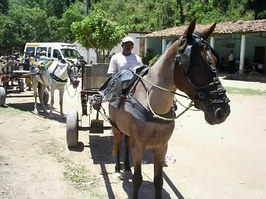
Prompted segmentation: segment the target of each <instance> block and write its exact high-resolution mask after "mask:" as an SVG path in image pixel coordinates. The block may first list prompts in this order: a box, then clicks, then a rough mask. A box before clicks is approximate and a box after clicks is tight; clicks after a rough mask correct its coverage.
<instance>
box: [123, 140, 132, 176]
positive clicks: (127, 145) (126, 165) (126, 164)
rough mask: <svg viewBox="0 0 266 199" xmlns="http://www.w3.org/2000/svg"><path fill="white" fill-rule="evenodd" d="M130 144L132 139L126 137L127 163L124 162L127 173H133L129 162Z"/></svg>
mask: <svg viewBox="0 0 266 199" xmlns="http://www.w3.org/2000/svg"><path fill="white" fill-rule="evenodd" d="M129 142H130V137H129V136H127V135H125V161H124V166H125V171H131V169H130V162H129V144H130V143H129Z"/></svg>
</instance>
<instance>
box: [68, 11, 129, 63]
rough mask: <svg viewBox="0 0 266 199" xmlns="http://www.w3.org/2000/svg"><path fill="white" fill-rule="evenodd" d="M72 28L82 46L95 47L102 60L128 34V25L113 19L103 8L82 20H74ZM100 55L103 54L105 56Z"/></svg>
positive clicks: (98, 56) (99, 58)
mask: <svg viewBox="0 0 266 199" xmlns="http://www.w3.org/2000/svg"><path fill="white" fill-rule="evenodd" d="M71 30H72V32H73V34H74V35H75V38H76V39H77V40H78V42H79V43H80V44H81V45H82V46H84V47H87V48H94V50H95V52H96V54H97V59H98V61H102V62H104V59H105V57H107V56H108V55H109V52H110V51H111V49H112V48H113V47H114V46H116V45H117V44H118V43H119V42H120V41H121V39H122V38H123V37H124V36H125V35H126V27H125V26H120V25H118V24H117V23H116V22H114V21H113V20H111V19H110V18H109V16H108V15H107V13H106V12H104V11H103V10H101V9H98V10H93V11H91V12H90V13H89V15H88V16H87V17H86V18H85V19H83V20H82V21H80V22H74V23H73V24H72V25H71ZM100 55H103V58H101V57H100Z"/></svg>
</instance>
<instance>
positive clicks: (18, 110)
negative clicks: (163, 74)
mask: <svg viewBox="0 0 266 199" xmlns="http://www.w3.org/2000/svg"><path fill="white" fill-rule="evenodd" d="M223 83H224V86H225V87H226V88H228V91H229V93H228V96H229V98H230V100H231V103H230V104H231V111H232V112H231V115H230V116H229V118H228V119H227V121H226V122H225V123H223V124H221V125H216V126H210V125H208V124H207V123H206V122H205V121H204V118H203V113H202V112H199V111H189V112H187V113H185V115H183V116H182V117H181V118H180V119H178V120H177V121H176V129H175V132H174V134H173V136H172V138H171V140H170V142H169V150H168V154H167V163H168V166H167V167H164V191H163V198H179V199H182V198H185V199H225V198H228V199H250V198H252V199H264V198H266V183H265V182H266V156H265V151H266V123H265V115H266V95H265V92H266V84H265V83H254V82H239V81H229V80H223ZM231 87H235V88H250V89H253V90H259V91H261V93H262V92H263V93H264V95H258V94H256V95H241V94H237V93H236V92H234V93H232V92H231V93H230V88H231ZM31 94H32V93H31V92H29V91H27V92H25V93H24V94H23V95H21V94H19V96H18V95H15V94H12V95H9V96H8V98H7V100H6V101H7V105H8V108H0V198H1V199H11V198H16V199H20V198H21V199H25V198H27V199H48V198H49V199H72V198H75V199H77V198H78V199H84V198H88V199H91V198H100V199H105V198H117V199H125V198H131V197H132V191H133V190H132V179H131V175H130V174H127V173H125V174H124V175H122V177H121V178H122V179H121V180H118V178H117V176H115V175H114V159H113V158H112V156H111V146H112V135H111V132H110V131H105V133H104V134H89V133H88V132H80V135H79V141H80V142H81V143H83V145H82V144H81V146H80V148H79V149H78V150H76V151H70V150H69V149H68V148H67V146H66V136H65V119H61V118H60V116H59V115H58V112H55V115H54V117H53V118H49V117H46V115H44V114H43V113H41V112H40V113H39V114H35V113H34V112H33V101H34V99H33V97H27V96H26V95H31ZM74 94H75V91H73V90H71V89H69V91H66V93H65V104H64V112H65V113H67V112H68V110H70V109H74V110H78V111H79V112H80V110H81V103H80V101H79V96H78V95H79V91H78V92H77V93H76V95H75V96H74ZM56 95H57V93H56ZM12 96H15V97H12ZM73 96H74V97H73ZM181 101H182V100H181ZM184 103H187V102H186V101H185V102H184ZM55 107H56V111H58V107H59V106H58V99H57V98H56V99H55ZM179 111H182V107H181V106H179ZM88 122H89V118H88V117H83V118H82V126H86V125H88ZM143 179H144V182H143V184H142V187H141V190H140V198H143V199H144V198H145V199H146V198H153V196H154V194H153V183H152V181H153V165H152V164H151V157H150V154H149V153H147V154H146V156H145V158H144V160H143Z"/></svg>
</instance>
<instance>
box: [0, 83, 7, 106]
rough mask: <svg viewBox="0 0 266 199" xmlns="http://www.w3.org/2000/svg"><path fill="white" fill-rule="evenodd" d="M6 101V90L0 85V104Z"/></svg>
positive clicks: (2, 104)
mask: <svg viewBox="0 0 266 199" xmlns="http://www.w3.org/2000/svg"><path fill="white" fill-rule="evenodd" d="M5 103H6V90H5V88H4V87H0V106H4V105H5Z"/></svg>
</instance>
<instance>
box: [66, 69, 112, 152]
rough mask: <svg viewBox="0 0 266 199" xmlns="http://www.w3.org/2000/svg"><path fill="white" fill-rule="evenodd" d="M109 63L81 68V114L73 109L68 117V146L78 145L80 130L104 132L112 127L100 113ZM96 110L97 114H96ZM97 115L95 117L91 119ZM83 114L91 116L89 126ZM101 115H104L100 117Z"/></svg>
mask: <svg viewBox="0 0 266 199" xmlns="http://www.w3.org/2000/svg"><path fill="white" fill-rule="evenodd" d="M107 69H108V64H92V65H85V66H82V70H81V78H82V81H81V82H82V84H81V91H80V97H81V107H82V110H81V116H79V113H78V111H77V110H71V111H69V112H68V114H67V119H66V138H67V139H66V140H67V145H68V147H75V146H77V145H78V135H79V131H89V132H90V133H103V132H104V130H108V129H111V126H104V120H103V119H104V118H103V117H102V115H101V114H100V111H101V109H102V107H101V104H102V97H101V96H100V95H99V94H98V89H99V88H100V86H101V85H102V84H103V83H104V82H105V81H106V80H107V79H108V77H109V75H107ZM95 111H96V114H95ZM92 115H95V117H96V118H95V119H91V117H92ZM82 116H89V117H88V118H89V121H88V124H89V125H88V126H83V125H84V124H85V123H86V122H83V121H82ZM100 116H101V117H102V118H101V119H100Z"/></svg>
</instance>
